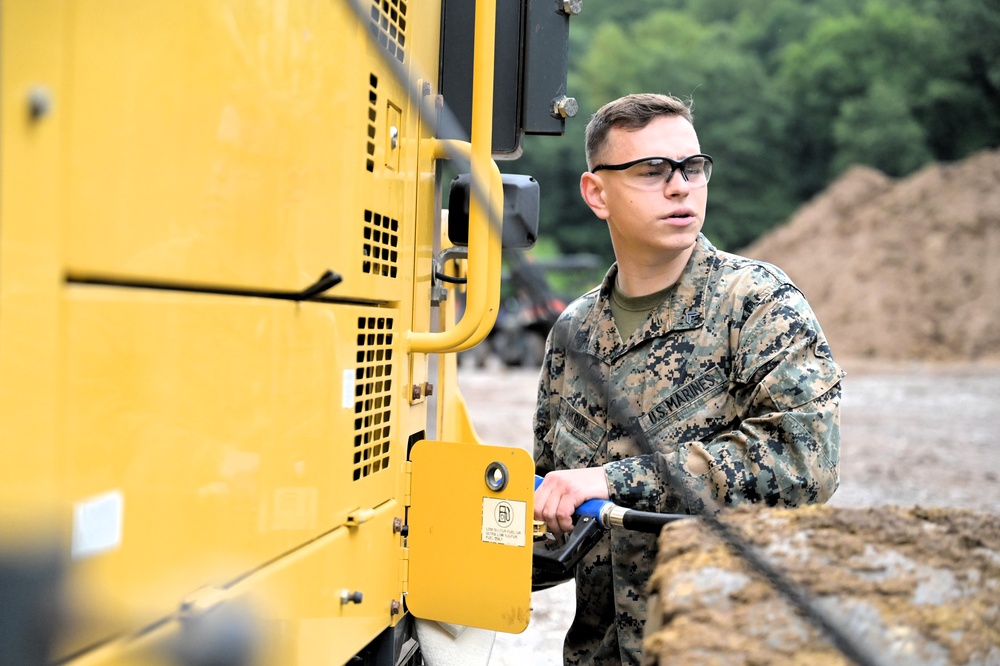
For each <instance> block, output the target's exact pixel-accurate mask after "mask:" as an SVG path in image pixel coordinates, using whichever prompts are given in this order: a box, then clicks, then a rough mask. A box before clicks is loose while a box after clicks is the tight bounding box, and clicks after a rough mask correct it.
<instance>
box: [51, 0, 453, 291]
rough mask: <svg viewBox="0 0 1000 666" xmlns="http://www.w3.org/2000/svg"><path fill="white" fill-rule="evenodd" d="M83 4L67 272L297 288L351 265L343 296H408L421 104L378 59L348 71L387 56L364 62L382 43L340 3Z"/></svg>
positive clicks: (65, 98)
mask: <svg viewBox="0 0 1000 666" xmlns="http://www.w3.org/2000/svg"><path fill="white" fill-rule="evenodd" d="M369 4H371V3H369ZM375 4H376V5H379V6H380V3H375ZM406 4H407V3H400V2H398V1H397V2H394V3H391V5H390V3H386V5H387V8H389V7H392V6H395V7H396V8H399V7H400V6H402V7H404V8H405V6H406ZM72 7H73V9H72V11H71V12H70V18H69V20H68V21H67V23H66V25H65V30H66V31H67V44H68V48H67V50H66V53H65V58H66V62H67V65H68V66H70V65H69V64H70V63H71V66H70V71H71V75H70V76H69V77H68V78H67V80H66V84H65V86H64V87H63V89H62V90H60V91H59V95H58V102H59V105H60V107H61V108H65V109H66V110H67V111H68V112H69V113H68V114H67V115H65V116H64V118H65V120H64V121H63V122H64V129H65V140H64V142H63V144H62V147H61V151H60V162H61V164H60V165H58V168H59V171H60V173H63V174H66V177H67V181H66V183H65V184H64V193H65V201H64V205H65V206H66V209H67V210H70V211H72V219H70V220H66V222H67V223H68V224H67V225H66V226H65V232H66V236H65V243H66V244H65V261H66V266H67V271H68V272H69V273H70V275H71V276H74V277H79V278H83V279H92V278H99V279H117V280H122V279H128V280H133V281H152V282H155V283H167V284H177V283H183V284H197V285H211V286H214V287H228V288H237V289H248V290H274V291H285V292H294V291H300V290H302V289H305V288H306V287H308V286H309V285H310V284H312V283H313V281H315V280H316V279H317V278H318V277H319V276H320V275H321V274H323V272H324V271H326V270H330V269H332V270H334V271H337V272H339V273H341V274H344V275H347V276H348V277H349V279H345V280H344V282H343V283H342V284H341V285H339V286H338V288H337V296H339V297H354V298H362V299H372V300H379V301H387V300H389V301H398V300H401V299H402V298H403V294H404V291H409V289H410V287H409V285H408V281H409V280H410V279H411V277H412V276H411V275H410V274H409V272H408V271H407V270H406V267H407V266H410V265H412V257H410V256H408V253H410V252H412V247H413V238H411V237H407V229H408V225H406V224H405V223H404V222H405V220H406V219H407V218H408V217H410V216H411V215H412V207H413V206H414V200H413V197H414V190H413V188H412V187H409V188H408V182H407V180H406V179H404V178H401V177H400V176H399V173H400V170H409V171H410V172H412V171H413V170H414V169H415V168H416V146H417V142H416V141H415V140H414V139H415V138H416V136H415V135H416V133H417V131H418V130H417V126H416V124H415V121H416V116H415V115H414V113H413V111H414V110H413V109H411V108H410V106H409V104H408V102H407V98H406V96H405V93H404V92H402V90H401V88H400V86H399V85H398V84H397V83H395V82H394V80H393V78H392V77H391V75H390V74H389V72H388V71H387V70H386V69H385V68H384V67H383V66H376V67H372V68H367V67H358V66H348V60H347V56H346V54H353V55H352V56H351V57H353V58H355V60H354V62H371V63H375V64H376V65H378V64H379V61H378V58H377V56H374V57H367V58H366V57H358V56H363V55H364V54H366V53H367V52H368V51H369V50H371V49H372V46H371V44H370V40H369V39H368V37H367V35H366V30H365V29H364V27H362V26H359V25H357V22H356V21H354V20H353V18H352V17H351V16H350V15H349V13H348V9H347V3H346V2H344V1H343V0H338V1H335V2H331V1H329V0H313V1H311V2H293V3H246V2H221V1H216V2H204V1H203V0H178V1H176V2H138V3H137V2H131V1H129V0H78V1H77V2H74V3H72ZM386 14H387V15H388V14H389V12H388V11H387V12H386ZM406 19H407V17H406V16H405V14H403V15H400V14H399V13H396V22H397V23H400V22H401V23H402V24H403V25H405V26H407V28H408V30H412V29H413V27H414V24H413V23H408V22H407V20H406ZM414 20H415V19H414ZM431 36H433V34H432V35H431ZM407 37H409V34H408V31H403V32H401V33H400V34H399V39H400V40H404V39H405V40H406V41H405V43H406V46H407V48H408V49H418V48H420V47H421V41H420V39H419V38H412V39H406V38H407ZM401 108H406V109H408V110H409V111H410V113H408V114H407V117H408V118H410V120H409V124H408V125H406V126H404V123H403V116H402V114H401V113H400V109H401ZM347 109H350V110H351V111H350V112H345V110H347ZM390 119H392V120H390ZM392 122H395V125H393V124H392ZM392 130H395V131H396V132H397V135H396V137H395V139H389V138H387V133H388V132H390V131H392ZM393 146H395V147H393ZM390 161H391V162H392V163H393V168H392V169H387V168H385V166H384V165H386V164H387V163H388V162H390ZM376 167H377V168H376ZM344 183H352V185H351V186H350V187H344V186H343V185H344ZM407 189H409V192H408V191H407ZM407 195H408V200H407V199H406V198H404V197H406V196H407ZM261 217H264V218H265V220H266V223H265V224H260V223H258V222H251V221H252V220H257V219H259V218H261Z"/></svg>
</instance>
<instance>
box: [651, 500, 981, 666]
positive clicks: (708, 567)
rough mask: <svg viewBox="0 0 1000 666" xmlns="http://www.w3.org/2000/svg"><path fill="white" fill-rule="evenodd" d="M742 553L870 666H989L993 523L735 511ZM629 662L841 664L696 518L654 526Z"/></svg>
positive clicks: (896, 511)
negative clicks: (785, 584) (651, 559)
mask: <svg viewBox="0 0 1000 666" xmlns="http://www.w3.org/2000/svg"><path fill="white" fill-rule="evenodd" d="M725 521H726V523H727V524H728V525H730V526H731V527H733V528H734V529H735V531H736V532H737V533H739V534H740V535H741V536H742V537H743V538H744V539H745V540H747V541H748V542H749V543H750V544H752V546H753V547H754V549H755V550H756V552H758V553H759V554H760V555H762V556H763V557H764V559H765V560H766V561H768V562H769V563H770V564H771V565H772V566H774V567H776V568H777V569H778V570H780V571H782V572H784V573H785V575H786V576H787V577H788V578H789V579H790V580H792V581H793V582H794V584H796V585H797V586H799V587H800V589H803V590H804V591H806V592H807V593H808V595H809V598H810V599H811V603H813V604H815V605H816V606H818V607H819V608H820V609H821V611H822V612H823V613H824V614H825V615H826V616H827V617H829V618H830V619H831V620H832V621H833V623H835V624H836V626H838V627H839V628H840V629H841V631H842V632H843V633H845V634H846V635H848V636H849V637H850V638H851V640H852V642H854V643H856V644H857V645H858V647H859V649H860V650H862V652H863V653H865V654H867V655H869V657H870V658H871V660H872V661H874V662H876V663H879V664H885V665H889V664H899V665H903V664H905V665H907V666H921V665H924V666H929V665H931V664H933V665H935V666H937V665H945V664H996V663H1000V517H998V516H991V515H987V514H983V513H977V512H972V511H966V510H962V509H921V508H919V507H918V508H915V509H903V508H898V507H881V508H879V509H836V508H833V507H830V506H812V507H806V508H802V509H794V510H788V509H786V510H768V509H760V508H748V509H739V510H735V511H732V512H729V513H727V514H725ZM650 590H651V596H650V602H649V621H648V623H647V629H646V638H645V640H644V643H643V650H644V651H643V657H644V658H643V663H644V664H658V665H659V666H666V665H668V664H702V665H705V666H711V665H713V664H718V665H720V666H721V665H725V666H731V665H739V664H744V665H750V664H773V665H787V666H792V665H793V664H824V665H831V666H832V665H834V664H836V665H841V664H843V665H845V666H846V665H847V664H849V663H852V662H851V661H849V660H848V659H847V658H846V657H844V655H843V654H842V653H841V652H840V651H839V650H837V649H835V648H834V647H833V645H832V644H831V643H830V642H829V640H828V639H827V638H828V637H826V636H824V635H823V634H821V632H820V631H819V630H818V629H817V628H816V627H815V626H814V625H813V624H811V623H809V622H807V621H806V620H804V619H802V617H800V616H799V615H798V614H797V613H796V612H795V611H794V610H793V609H792V606H791V605H790V604H789V602H787V601H786V599H785V598H784V597H783V596H779V594H778V593H777V592H776V591H775V590H774V588H773V587H772V585H770V584H769V583H768V582H766V581H764V580H763V579H762V578H761V577H759V576H757V575H755V574H754V573H751V572H750V569H749V568H748V566H747V565H746V563H745V562H744V561H743V560H742V559H740V558H738V557H736V556H734V555H733V554H732V553H731V552H730V550H729V549H728V547H727V546H725V545H723V543H722V542H721V541H720V540H719V539H718V538H717V537H716V536H715V535H714V533H712V532H710V530H709V528H708V527H707V526H706V525H705V524H704V523H702V522H701V521H698V520H685V521H681V522H678V523H674V524H672V525H670V526H668V527H667V528H666V529H664V531H663V532H662V534H661V535H660V540H659V559H658V565H657V569H656V571H655V573H654V575H653V578H652V579H651V581H650Z"/></svg>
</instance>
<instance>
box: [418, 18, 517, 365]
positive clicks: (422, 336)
mask: <svg viewBox="0 0 1000 666" xmlns="http://www.w3.org/2000/svg"><path fill="white" fill-rule="evenodd" d="M474 38H475V42H474V43H475V47H474V53H473V56H472V58H473V65H474V69H473V71H474V75H473V80H472V132H471V134H472V136H471V139H472V144H471V146H470V145H469V144H464V145H465V146H466V147H467V149H468V152H469V153H470V155H471V157H470V161H471V163H472V168H471V172H472V188H473V197H472V201H471V204H470V206H469V271H470V273H469V290H468V296H467V300H466V310H465V313H464V314H463V315H462V319H461V320H460V321H459V322H458V323H457V324H456V325H455V326H454V328H451V329H449V330H446V331H439V332H417V331H410V333H409V334H408V336H407V344H408V346H409V351H410V352H417V353H435V352H437V353H443V352H454V351H462V350H464V349H468V348H469V347H472V346H474V345H476V344H478V343H479V342H480V341H482V339H483V338H485V337H486V334H487V333H489V331H490V329H491V328H493V324H494V323H495V322H496V317H497V310H498V309H499V307H500V259H501V257H500V254H501V229H499V228H496V229H493V228H492V226H493V225H491V224H490V218H491V216H490V215H489V214H488V213H489V211H487V210H484V206H483V202H482V198H481V197H477V196H475V192H476V190H477V189H480V190H481V191H482V192H486V191H487V187H488V195H487V196H488V201H489V208H490V210H492V211H493V212H494V213H495V214H494V215H493V216H492V217H493V219H495V220H498V221H499V220H502V219H503V180H502V179H501V177H500V170H499V168H497V165H496V163H494V162H493V159H492V150H493V60H494V49H495V43H496V0H480V1H479V2H477V3H476V29H475V35H474ZM460 145H462V144H461V142H444V141H440V140H437V141H436V142H435V146H434V154H435V156H436V157H440V156H442V155H440V149H442V148H443V149H448V148H455V147H457V146H460ZM491 173H492V175H491V176H489V177H488V174H491ZM494 176H495V177H494ZM498 202H499V203H498ZM499 224H500V223H499V222H498V226H499Z"/></svg>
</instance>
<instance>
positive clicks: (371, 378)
mask: <svg viewBox="0 0 1000 666" xmlns="http://www.w3.org/2000/svg"><path fill="white" fill-rule="evenodd" d="M356 361H357V364H358V367H357V370H355V373H354V377H355V381H354V480H355V481H358V480H360V479H363V478H365V477H366V476H370V475H372V474H375V473H376V472H381V471H382V470H384V469H386V468H387V467H389V437H390V434H391V433H390V427H391V426H390V422H391V418H390V417H391V415H392V318H389V317H358V351H357V357H356Z"/></svg>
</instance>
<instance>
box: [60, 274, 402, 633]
mask: <svg viewBox="0 0 1000 666" xmlns="http://www.w3.org/2000/svg"><path fill="white" fill-rule="evenodd" d="M65 312H66V326H67V327H68V328H69V329H70V330H72V331H73V335H72V336H71V337H70V338H69V339H68V340H67V341H66V347H65V363H66V369H65V372H64V374H63V376H64V377H65V378H66V383H65V385H63V386H62V387H61V389H62V393H63V394H64V395H67V396H72V399H71V400H70V401H68V404H67V408H66V414H65V420H64V423H63V427H64V429H65V430H64V432H63V436H62V438H61V439H62V441H63V442H65V445H64V447H65V448H64V449H63V450H62V451H61V452H60V456H59V457H60V460H61V462H62V464H63V465H64V466H65V467H64V469H65V476H64V478H63V479H62V486H63V488H64V493H65V495H66V497H67V498H68V499H69V500H71V501H72V503H73V507H74V510H76V511H78V512H79V511H82V510H85V509H86V508H87V507H90V506H97V507H98V508H99V507H100V506H101V505H100V504H94V503H95V502H99V500H100V498H102V497H104V496H105V495H106V494H107V493H117V494H118V495H119V498H120V499H118V502H119V504H120V505H121V508H120V509H119V510H118V512H117V513H114V512H112V514H111V515H112V516H119V518H118V519H119V520H120V521H121V526H120V529H121V537H120V540H119V541H118V542H117V543H112V544H109V547H108V548H107V551H108V552H106V553H94V556H93V557H85V558H82V560H81V563H80V570H81V571H86V574H87V577H88V580H89V582H90V584H92V585H94V586H96V588H98V589H100V590H102V593H101V596H103V597H104V599H103V601H104V603H105V604H107V605H108V606H109V607H110V608H114V609H116V610H117V613H116V614H120V615H121V616H125V617H130V618H135V620H134V621H135V622H137V626H141V625H142V624H143V623H144V622H149V621H152V620H154V619H155V618H157V617H160V616H162V615H166V614H168V613H170V612H171V611H172V610H173V609H174V608H175V607H176V606H177V604H178V590H183V591H190V590H194V589H196V588H197V587H198V586H199V585H202V584H205V583H212V584H214V585H224V584H227V583H228V582H230V581H231V580H232V579H234V578H236V577H237V576H239V575H242V574H243V573H245V572H246V571H248V570H251V569H253V568H254V567H256V566H258V565H259V563H262V562H267V561H269V560H272V559H274V558H277V557H279V556H281V555H282V554H283V553H285V552H287V551H289V550H291V549H293V548H294V547H295V546H296V545H297V544H299V543H302V542H304V541H307V540H310V539H313V538H315V537H317V536H319V535H320V534H322V533H324V532H326V531H328V530H330V529H332V528H335V527H337V526H342V525H345V524H346V523H347V520H348V514H349V513H350V512H351V511H354V510H356V509H358V508H359V507H364V508H368V507H374V506H377V505H380V504H382V503H384V502H386V501H387V500H389V499H391V498H392V497H393V495H394V493H395V479H394V475H395V474H398V470H399V467H400V465H401V463H402V462H403V460H404V459H405V451H403V450H402V447H401V446H392V447H390V444H391V443H392V442H393V440H392V433H393V430H394V429H395V428H396V427H397V424H395V423H394V422H393V420H392V419H391V418H390V416H391V414H390V411H389V409H388V407H387V406H383V407H375V406H374V404H372V405H369V408H368V409H365V405H364V404H362V405H361V408H360V410H358V409H356V397H355V395H354V392H355V389H356V387H360V390H361V391H362V392H363V393H364V392H365V391H368V394H367V397H366V400H371V401H375V400H378V399H379V398H381V399H382V400H383V401H385V400H387V399H389V396H392V395H393V389H392V386H391V382H392V378H391V372H390V369H391V365H390V363H389V361H387V360H386V359H385V356H386V355H387V354H391V353H392V351H394V343H389V342H387V341H386V339H385V337H384V331H385V330H387V329H389V328H391V327H392V326H393V325H395V322H394V319H395V318H396V317H398V313H396V312H394V311H392V310H385V309H375V308H364V307H359V306H339V307H337V308H336V309H334V308H331V307H329V306H324V305H318V304H301V305H297V304H293V303H286V302H278V301H273V300H269V299H247V298H235V297H225V296H213V295H200V294H198V295H191V294H184V293H173V292H159V291H152V290H149V291H146V290H136V289H131V290H123V289H115V288H110V287H75V288H72V289H70V290H69V296H68V298H67V301H66V303H65ZM369 319H372V320H373V322H372V324H373V325H372V327H371V328H369V327H368V320H369ZM359 321H363V322H364V328H359ZM379 322H381V323H382V326H383V328H382V329H379V328H378V325H379ZM379 330H382V331H383V333H382V335H383V338H382V341H381V344H379V343H378V336H379V333H378V331H379ZM359 335H361V336H364V337H365V339H366V342H367V338H368V336H369V335H371V336H372V344H371V345H370V346H368V347H367V348H365V349H363V351H361V352H360V353H362V355H363V356H364V357H365V360H364V361H363V362H361V363H358V361H357V356H356V355H357V353H358V352H357V351H356V350H355V348H354V345H353V344H348V342H349V341H350V342H353V341H355V340H356V338H357V337H358V336H359ZM369 351H370V352H371V357H372V359H371V361H370V362H369V361H368V360H367V356H368V352H369ZM379 353H381V355H382V360H381V361H379V360H377V358H376V357H377V356H378V355H379ZM358 369H361V371H362V373H363V374H367V373H366V370H370V374H371V375H372V377H373V378H374V377H375V376H376V375H385V376H386V379H384V380H381V386H378V385H377V384H378V383H379V382H378V381H358V379H357V377H356V375H357V371H358ZM344 372H347V373H349V376H348V377H346V378H345V376H344ZM387 382H389V385H388V387H387V384H386V383H387ZM345 387H346V389H347V390H345ZM359 416H360V418H361V419H362V420H363V421H364V420H365V419H368V420H370V421H371V422H370V423H368V424H367V426H366V424H365V423H362V424H361V427H360V428H358V429H356V428H355V420H356V419H358V418H359ZM376 420H377V421H378V424H375V423H374V422H375V421H376ZM355 432H358V436H359V437H361V439H362V440H364V439H365V437H366V436H367V437H368V439H369V441H368V442H366V443H365V442H362V443H361V444H362V445H360V446H355V445H354V442H353V441H352V440H353V439H354V435H353V434H352V433H355ZM355 458H357V460H356V461H355ZM77 524H78V525H79V520H77ZM80 548H85V546H84V545H80V544H76V543H74V549H76V550H79V549H80ZM151 572H157V574H156V575H155V576H151V575H150V574H151ZM381 573H382V575H386V574H388V575H390V576H394V575H395V568H392V567H390V568H389V569H388V571H386V570H383V571H382V572H381ZM95 594H96V593H95ZM95 630H96V631H98V632H100V631H104V630H106V629H103V628H100V627H97V628H95Z"/></svg>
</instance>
